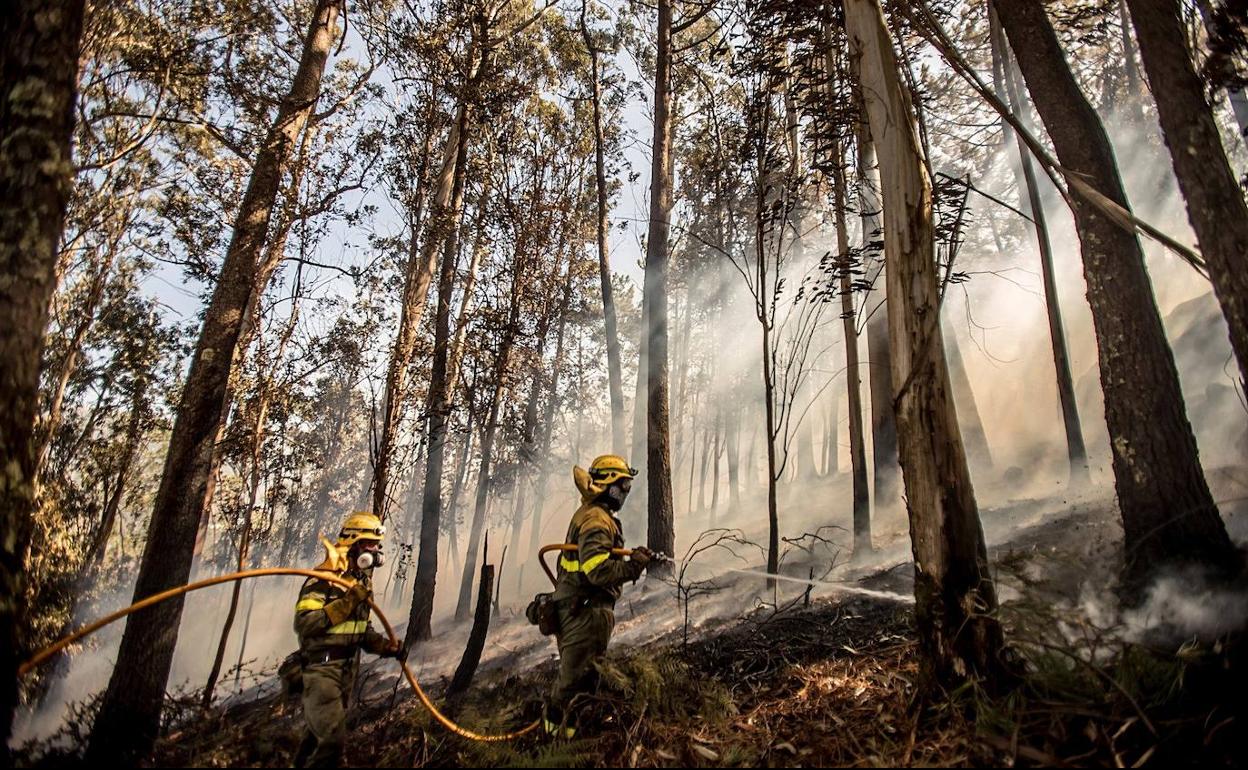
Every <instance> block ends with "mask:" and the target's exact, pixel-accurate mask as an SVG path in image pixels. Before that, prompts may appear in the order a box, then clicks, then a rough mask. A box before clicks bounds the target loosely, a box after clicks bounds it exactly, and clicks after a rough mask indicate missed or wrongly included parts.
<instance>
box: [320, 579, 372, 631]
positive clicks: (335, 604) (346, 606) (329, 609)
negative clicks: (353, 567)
mask: <svg viewBox="0 0 1248 770" xmlns="http://www.w3.org/2000/svg"><path fill="white" fill-rule="evenodd" d="M372 595H373V592H372V591H370V590H369V589H368V587H367V586H365V585H364V584H363V583H355V584H354V585H352V586H351V587H350V588H349V589H347V593H346V594H345V595H344V596H341V597H339V598H337V599H335V600H333V601H332V602H330V603H329V604H326V605H325V615H326V617H328V618H329V624H330V625H331V626H336V625H338V624H339V623H342V622H345V621H347V620H349V619H350V618H351V616H352V615H353V614H355V608H356V607H359V606H360V604H361V603H362V602H366V601H368V599H369V597H371V596H372Z"/></svg>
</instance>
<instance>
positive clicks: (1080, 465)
mask: <svg viewBox="0 0 1248 770" xmlns="http://www.w3.org/2000/svg"><path fill="white" fill-rule="evenodd" d="M988 17H989V18H988V24H989V35H990V37H991V45H992V59H993V81H994V85H995V86H996V91H997V96H998V98H999V99H1001V101H1002V102H1003V103H1005V104H1008V105H1009V106H1010V109H1011V110H1013V111H1014V114H1015V115H1017V116H1018V118H1019V120H1020V121H1023V123H1024V125H1029V122H1030V121H1029V116H1028V113H1027V110H1026V109H1025V105H1024V104H1023V102H1022V98H1021V92H1022V87H1021V85H1020V84H1019V83H1018V78H1017V72H1016V70H1015V67H1014V62H1013V56H1012V55H1011V52H1010V50H1009V47H1008V46H1007V44H1006V42H1005V36H1004V33H1003V32H1002V31H1001V22H1000V20H999V19H998V18H997V9H996V3H995V2H990V3H989V5H988ZM1001 130H1002V132H1003V133H1004V135H1005V141H1006V143H1007V144H1008V143H1009V142H1010V139H1013V140H1014V142H1015V147H1016V149H1017V152H1018V166H1017V168H1018V169H1019V171H1020V173H1021V176H1022V179H1021V183H1020V184H1019V196H1018V197H1019V202H1020V204H1021V206H1022V208H1023V211H1024V213H1026V214H1028V215H1030V217H1031V220H1032V223H1033V224H1034V225H1035V230H1036V242H1037V244H1038V245H1039V247H1040V274H1041V276H1042V278H1043V281H1044V308H1045V311H1046V318H1047V319H1048V323H1049V343H1050V346H1051V347H1052V350H1053V369H1054V372H1055V373H1056V375H1057V397H1058V403H1059V404H1060V406H1061V409H1062V426H1063V428H1064V429H1065V431H1066V457H1067V460H1068V461H1069V464H1070V480H1071V482H1073V483H1075V484H1083V483H1086V482H1087V480H1088V453H1087V449H1086V448H1085V446H1084V443H1083V428H1082V426H1081V424H1080V422H1079V405H1078V403H1077V402H1076V400H1075V383H1074V377H1073V376H1072V374H1071V371H1070V353H1069V352H1068V350H1067V348H1066V332H1065V329H1064V328H1063V325H1062V309H1061V304H1060V303H1059V301H1058V297H1057V276H1056V274H1055V271H1054V268H1053V245H1052V242H1051V241H1050V240H1049V227H1048V220H1047V218H1046V216H1045V210H1044V201H1043V199H1041V197H1040V186H1039V184H1037V182H1036V170H1035V166H1034V164H1033V163H1032V162H1031V154H1030V153H1029V152H1028V151H1027V146H1026V144H1025V143H1024V142H1023V139H1022V137H1021V136H1018V135H1017V134H1016V133H1015V131H1014V130H1013V129H1012V128H1011V127H1010V125H1009V123H1008V122H1006V121H1004V120H1003V121H1001ZM1024 191H1025V192H1026V195H1025V196H1024V195H1023V193H1024Z"/></svg>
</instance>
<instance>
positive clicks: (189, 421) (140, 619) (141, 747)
mask: <svg viewBox="0 0 1248 770" xmlns="http://www.w3.org/2000/svg"><path fill="white" fill-rule="evenodd" d="M341 9H342V0H318V2H317V4H316V7H315V9H314V11H313V13H312V22H311V25H310V27H309V29H308V33H307V36H306V38H305V39H304V44H303V53H302V55H301V57H300V61H299V67H298V70H297V71H296V73H295V77H294V81H293V82H292V84H291V88H290V91H289V92H288V93H287V94H286V95H285V96H284V97H283V98H282V100H281V103H280V105H279V107H278V110H277V116H276V119H275V120H274V123H273V126H272V127H271V128H270V129H269V132H268V136H267V137H266V138H265V141H264V143H263V144H262V145H261V147H260V150H259V152H258V153H257V155H256V158H255V161H254V163H253V165H252V174H251V180H250V182H249V183H248V186H247V191H246V193H245V194H244V196H243V200H242V202H241V204H240V206H239V214H238V218H237V219H236V221H235V225H234V233H233V237H232V239H231V241H230V246H229V249H228V250H227V252H226V256H225V262H224V263H223V264H222V267H221V274H220V276H219V277H218V279H217V284H216V287H215V289H214V290H213V294H212V299H211V300H210V302H209V306H208V309H207V312H206V314H205V316H204V323H203V328H202V330H201V332H200V338H199V343H198V345H197V346H196V349H195V354H194V358H193V360H192V362H191V369H190V372H189V374H188V376H187V380H186V385H185V387H184V389H183V392H182V400H181V403H180V405H179V407H178V412H177V418H176V420H175V422H174V427H173V433H172V434H171V436H170V439H169V450H168V454H167V456H166V458H165V468H164V473H163V475H162V477H161V483H160V489H159V491H158V492H157V495H156V501H155V505H154V507H153V511H152V519H151V524H150V527H149V535H148V539H147V544H146V546H145V547H144V551H143V559H142V563H141V565H140V568H139V575H138V579H137V581H136V583H135V591H134V598H135V600H136V601H137V600H139V599H142V598H144V597H146V596H150V595H151V594H154V593H158V592H160V591H163V590H165V589H168V588H172V587H174V586H177V585H181V584H182V583H185V582H186V580H187V578H188V577H189V576H190V570H191V561H192V555H193V550H194V546H195V534H196V530H197V529H198V524H199V519H200V514H201V513H202V506H203V502H204V500H205V499H206V498H207V496H208V485H209V475H210V474H209V473H208V471H209V470H210V469H211V467H212V464H213V455H214V450H215V446H214V444H215V439H216V436H217V433H218V429H219V426H220V424H221V419H222V416H223V415H224V413H225V411H226V409H227V408H228V404H227V403H226V401H227V399H226V395H227V389H228V385H229V379H230V369H231V365H232V363H233V361H234V354H235V347H236V345H237V343H238V339H239V334H240V332H241V331H242V327H243V325H244V323H245V311H246V309H247V308H248V307H249V305H250V303H251V301H252V294H253V292H260V291H263V288H264V287H263V286H258V285H257V281H256V278H257V269H258V267H259V264H258V263H259V260H260V255H261V253H262V251H263V249H264V243H265V239H266V234H267V232H268V227H269V219H270V217H271V215H272V211H273V206H274V202H275V199H276V197H277V192H278V188H279V186H280V184H281V178H282V169H283V167H284V166H285V164H286V162H287V160H288V158H289V157H290V154H291V150H292V148H293V147H294V145H295V142H296V141H297V139H298V137H299V134H300V133H301V132H302V130H303V127H304V125H305V124H306V122H307V119H308V116H309V115H310V114H311V112H312V109H313V107H314V105H315V104H316V101H317V98H318V96H319V95H320V90H321V78H322V75H323V73H324V71H325V63H326V60H327V59H328V58H329V51H330V48H331V46H332V45H333V42H334V38H335V35H334V27H335V22H336V20H337V17H338V14H339V12H340V11H341ZM182 605H183V602H182V599H181V598H177V599H172V600H170V601H167V602H163V603H161V604H159V605H157V606H155V607H151V608H149V609H147V610H144V611H142V612H139V613H136V614H134V615H132V616H130V618H129V620H128V621H127V623H126V630H125V633H124V634H123V636H122V641H121V647H120V649H119V651H118V654H117V665H116V667H115V668H114V669H113V675H112V678H111V679H110V680H109V684H108V689H107V690H106V691H105V694H104V698H103V701H102V702H101V705H100V714H99V716H98V717H97V719H96V721H95V725H94V726H93V728H92V731H91V739H90V744H89V746H88V749H87V756H88V757H90V758H91V760H92V761H95V762H102V761H108V762H110V763H116V762H121V763H125V764H133V763H135V762H136V761H137V760H138V759H139V758H140V757H141V756H142V755H144V754H146V753H147V752H148V751H150V750H151V746H152V743H153V741H154V740H155V738H156V734H157V731H158V730H159V727H160V710H161V705H162V702H163V700H164V694H165V683H166V680H167V679H168V677H169V669H170V667H171V666H172V663H173V650H174V645H175V644H176V641H177V630H178V625H179V621H180V619H181V617H182Z"/></svg>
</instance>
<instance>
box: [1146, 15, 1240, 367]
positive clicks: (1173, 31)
mask: <svg viewBox="0 0 1248 770" xmlns="http://www.w3.org/2000/svg"><path fill="white" fill-rule="evenodd" d="M1127 4H1128V5H1130V6H1131V18H1132V20H1133V21H1134V23H1135V34H1136V37H1137V38H1138V39H1139V43H1140V55H1141V58H1143V60H1144V71H1145V72H1146V73H1147V74H1148V82H1149V85H1151V86H1152V91H1153V97H1154V99H1155V100H1156V103H1157V115H1158V117H1159V118H1160V120H1161V129H1162V133H1163V134H1164V136H1165V139H1166V146H1167V147H1168V148H1169V149H1170V158H1171V160H1172V161H1173V163H1174V174H1175V176H1176V177H1177V178H1178V180H1179V189H1181V190H1182V191H1183V198H1184V199H1185V200H1186V201H1187V216H1188V219H1189V220H1190V221H1191V223H1192V229H1193V230H1194V231H1195V232H1196V240H1197V241H1199V243H1200V250H1201V252H1202V253H1203V254H1204V257H1205V261H1206V263H1207V264H1208V266H1209V278H1210V280H1211V281H1212V282H1213V292H1214V294H1215V295H1217V298H1218V302H1219V303H1220V304H1221V305H1222V313H1223V315H1225V316H1226V325H1227V326H1228V327H1229V328H1230V332H1231V347H1232V349H1234V351H1235V358H1236V359H1238V361H1239V375H1240V378H1241V380H1242V381H1243V382H1246V383H1248V206H1246V205H1245V204H1244V196H1243V192H1242V191H1241V190H1240V188H1239V182H1238V180H1236V179H1235V173H1234V172H1233V171H1231V164H1230V162H1229V161H1228V160H1227V158H1226V151H1225V149H1224V148H1223V147H1222V137H1221V135H1220V134H1219V133H1218V125H1217V123H1216V122H1215V121H1214V117H1213V110H1212V109H1211V108H1210V106H1209V102H1208V101H1206V99H1205V91H1204V85H1203V84H1202V83H1201V80H1200V76H1199V75H1197V74H1196V71H1195V69H1193V67H1192V55H1191V52H1190V51H1188V49H1187V46H1186V45H1185V44H1184V42H1183V41H1184V36H1183V31H1182V30H1183V23H1182V19H1181V17H1180V12H1181V9H1180V4H1179V3H1178V2H1177V0H1129V1H1128V3H1127Z"/></svg>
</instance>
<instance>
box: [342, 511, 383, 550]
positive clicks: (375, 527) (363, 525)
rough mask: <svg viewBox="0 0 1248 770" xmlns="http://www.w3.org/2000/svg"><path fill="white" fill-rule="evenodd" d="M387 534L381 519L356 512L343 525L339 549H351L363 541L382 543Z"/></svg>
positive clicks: (369, 514)
mask: <svg viewBox="0 0 1248 770" xmlns="http://www.w3.org/2000/svg"><path fill="white" fill-rule="evenodd" d="M385 534H386V528H385V527H383V526H382V525H381V519H379V518H377V517H376V516H374V515H373V514H371V513H369V512H367V511H356V512H355V513H353V514H351V515H350V516H348V517H347V520H346V521H344V522H343V523H342V530H341V531H339V532H338V547H339V548H350V547H351V546H353V545H355V544H356V543H357V542H359V541H361V540H376V541H378V542H380V541H381V538H382V536H384V535H385Z"/></svg>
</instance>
